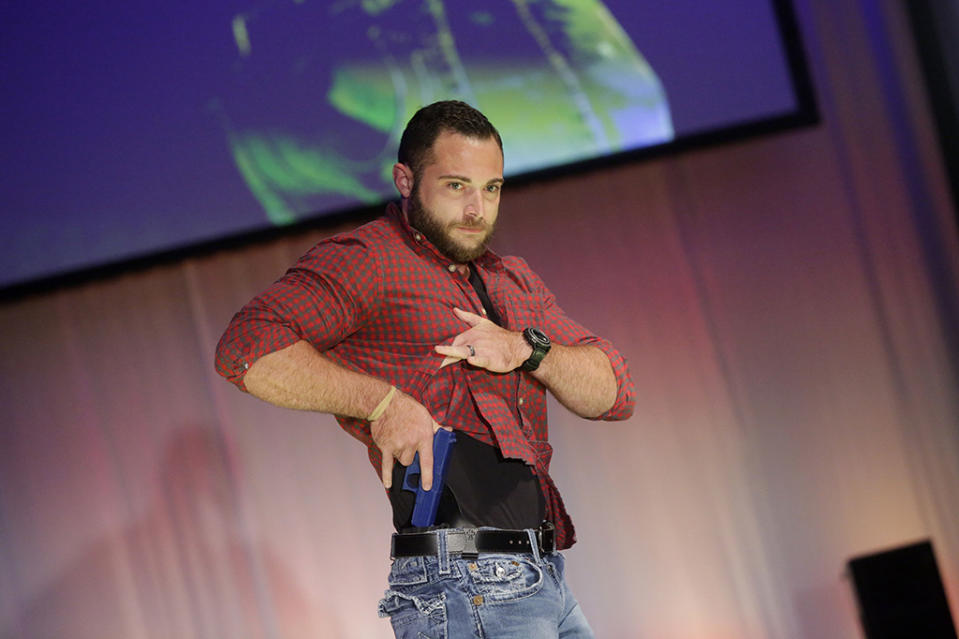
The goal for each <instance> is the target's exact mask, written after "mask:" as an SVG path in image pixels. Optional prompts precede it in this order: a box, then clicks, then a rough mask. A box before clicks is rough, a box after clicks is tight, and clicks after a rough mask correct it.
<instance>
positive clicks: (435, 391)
mask: <svg viewBox="0 0 959 639" xmlns="http://www.w3.org/2000/svg"><path fill="white" fill-rule="evenodd" d="M502 149H503V146H502V141H501V139H500V136H499V133H498V132H497V131H496V129H495V128H494V127H493V125H492V124H490V122H489V121H488V120H487V119H486V117H485V116H483V114H482V113H480V112H479V111H477V110H475V109H474V108H472V107H470V106H469V105H467V104H465V103H463V102H458V101H444V102H437V103H434V104H431V105H429V106H427V107H424V108H422V109H420V110H419V111H417V113H416V114H415V115H414V116H413V118H412V119H411V120H410V122H409V123H408V125H407V127H406V129H405V131H404V133H403V137H402V139H401V142H400V148H399V154H398V162H397V163H396V164H395V165H394V167H393V181H394V184H395V185H396V188H397V190H398V191H399V193H400V195H401V196H402V199H401V201H400V204H399V206H397V205H395V204H390V205H389V206H388V208H387V211H386V215H385V216H384V217H382V218H380V219H378V220H375V221H373V222H370V223H369V224H366V225H364V226H361V227H359V228H358V229H356V230H354V231H351V232H348V233H343V234H340V235H336V236H334V237H332V238H329V239H327V240H324V241H322V242H320V243H319V244H317V245H316V246H315V247H313V248H312V249H311V250H310V251H309V252H308V253H307V254H306V255H304V256H303V257H302V258H300V260H299V261H298V262H297V263H296V264H295V265H294V266H293V267H292V268H291V269H290V270H289V271H288V272H287V273H286V275H284V276H283V277H282V278H281V279H280V280H279V281H277V282H276V283H275V284H273V285H272V286H270V287H269V288H268V289H267V290H266V291H264V292H263V293H261V294H260V295H258V296H257V297H256V298H254V299H253V300H252V301H251V302H250V303H249V304H247V305H246V306H245V307H244V308H243V309H242V310H241V311H240V312H239V313H237V314H236V316H234V318H233V320H232V322H231V323H230V326H229V327H228V328H227V330H226V332H225V333H224V335H223V337H222V338H221V340H220V343H219V346H218V348H217V370H218V371H219V372H220V373H221V374H222V375H223V376H225V377H226V378H227V379H229V380H230V381H232V382H233V383H235V384H236V385H237V386H239V387H240V389H242V390H244V391H246V392H249V393H251V394H253V395H255V396H257V397H259V398H261V399H263V400H266V401H268V402H270V403H273V404H276V405H278V406H282V407H287V408H294V409H299V410H312V411H317V412H322V413H331V414H333V415H336V419H337V421H338V422H339V423H340V425H341V426H342V427H343V428H344V429H345V430H346V431H347V432H349V433H350V434H351V435H352V436H354V437H355V438H357V439H358V440H360V441H361V442H363V443H364V444H365V445H366V446H367V448H368V454H369V459H370V462H371V463H372V465H373V467H374V469H375V470H376V471H377V472H378V473H379V474H380V478H381V480H382V482H383V485H384V487H385V488H386V489H387V495H388V497H389V502H390V505H391V508H392V511H393V523H394V526H395V528H396V532H395V533H394V534H393V538H392V550H391V557H392V560H393V564H392V568H391V571H390V578H389V589H388V590H387V591H386V594H385V596H384V598H383V599H382V600H381V601H380V614H381V616H388V617H390V619H391V622H392V624H393V629H394V632H395V634H396V636H397V637H446V636H449V637H476V636H478V637H522V638H523V639H530V638H533V639H536V638H539V637H554V638H555V637H558V636H562V637H569V638H573V637H592V636H593V634H592V631H591V630H590V628H589V624H588V623H587V621H586V618H585V616H584V615H583V612H582V610H581V609H580V607H579V605H578V603H577V602H576V600H575V598H574V597H573V596H572V594H571V593H570V591H569V588H568V586H567V584H566V581H565V577H564V564H563V556H562V554H561V553H560V551H562V550H565V549H567V548H569V547H570V546H571V545H572V544H573V543H574V542H575V535H574V530H573V524H572V521H571V520H570V517H569V515H568V514H567V512H566V509H565V507H564V505H563V501H562V499H561V497H560V494H559V491H558V490H557V488H556V485H555V484H554V483H553V480H552V479H551V478H550V475H549V464H550V458H551V456H552V448H551V447H550V445H549V442H548V440H547V432H548V431H547V423H546V393H547V391H548V392H550V393H552V394H553V395H554V397H556V399H557V400H558V401H559V402H560V403H561V404H562V405H563V406H565V407H566V408H567V409H569V410H571V411H572V412H574V413H575V414H577V415H579V416H581V417H584V418H587V419H602V420H618V419H626V418H627V417H629V416H630V415H631V414H632V411H633V403H634V399H633V385H632V381H631V380H630V377H629V372H628V369H627V365H626V362H625V360H624V358H623V357H622V355H620V354H619V353H618V352H617V351H616V350H615V349H614V348H613V346H612V345H611V344H610V343H609V342H608V341H606V340H604V339H602V338H600V337H597V336H595V335H593V334H591V333H590V332H589V331H587V330H586V329H584V328H583V327H582V326H580V325H579V324H577V323H576V322H574V321H573V320H571V319H570V318H569V317H567V316H566V314H565V313H564V312H563V311H562V310H561V309H560V308H559V306H557V305H556V303H555V300H554V297H553V295H552V294H551V293H550V291H549V290H548V289H547V288H546V286H545V284H543V282H542V280H541V279H540V278H539V277H538V276H537V275H536V274H535V273H533V271H532V270H531V269H530V268H529V266H528V265H527V264H526V262H525V261H523V260H522V259H521V258H518V257H501V256H499V255H497V254H495V253H494V252H493V251H492V250H490V249H489V246H488V243H489V240H490V237H491V236H492V233H493V229H494V227H495V224H496V219H497V216H498V214H499V204H500V194H501V191H502V186H503V150H502ZM440 428H445V429H448V430H452V431H454V432H455V434H456V444H455V446H454V447H453V449H452V451H453V452H452V455H451V457H450V460H449V466H448V471H447V477H446V481H445V484H444V486H443V487H442V488H440V487H437V490H442V493H441V499H440V504H439V507H438V512H437V516H436V522H435V525H433V526H429V527H421V528H418V527H414V526H413V525H412V521H411V519H412V513H413V507H414V503H413V502H414V499H415V497H414V494H413V493H411V492H410V491H407V490H403V489H402V486H401V485H402V478H403V473H404V472H405V468H406V467H407V466H409V465H410V464H411V463H412V462H413V460H414V456H415V455H416V454H419V461H420V465H421V478H420V481H421V484H422V486H423V488H424V489H427V490H431V489H432V483H433V438H434V433H435V432H436V431H437V430H438V429H440ZM346 532H347V531H344V534H346Z"/></svg>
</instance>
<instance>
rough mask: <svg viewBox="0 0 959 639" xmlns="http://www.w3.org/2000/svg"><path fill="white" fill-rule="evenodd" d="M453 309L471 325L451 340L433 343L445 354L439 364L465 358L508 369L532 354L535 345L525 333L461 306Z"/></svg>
mask: <svg viewBox="0 0 959 639" xmlns="http://www.w3.org/2000/svg"><path fill="white" fill-rule="evenodd" d="M453 312H454V313H455V314H456V317H458V318H460V319H461V320H463V321H464V322H466V323H467V324H469V326H470V328H469V329H467V330H466V331H464V332H462V333H460V334H459V335H457V336H456V337H455V338H454V339H453V343H452V344H450V345H446V346H444V345H442V344H441V345H437V346H434V347H433V350H435V351H436V352H437V353H439V354H440V355H446V359H444V360H443V363H442V364H440V368H442V367H443V366H447V365H449V364H452V363H454V362H459V361H462V360H466V361H467V362H469V363H470V364H472V365H473V366H476V367H478V368H485V369H486V370H488V371H490V372H493V373H509V372H510V371H513V370H515V369H516V368H517V367H519V366H520V365H521V364H522V363H523V362H525V361H526V360H527V359H529V356H530V355H532V354H533V347H532V346H530V345H529V344H528V343H527V342H526V340H525V339H524V338H523V334H522V333H517V332H515V331H508V330H506V329H505V328H502V327H501V326H497V325H496V324H494V323H493V322H491V321H490V320H488V319H486V318H485V317H480V316H479V315H476V314H475V313H470V312H468V311H463V310H460V309H458V308H454V309H453Z"/></svg>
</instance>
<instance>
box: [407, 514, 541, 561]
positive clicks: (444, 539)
mask: <svg viewBox="0 0 959 639" xmlns="http://www.w3.org/2000/svg"><path fill="white" fill-rule="evenodd" d="M555 532H556V531H555V528H554V527H553V524H551V523H550V522H544V523H543V524H542V525H541V526H540V527H539V528H528V529H526V530H508V529H503V528H465V529H459V528H449V529H440V530H431V531H429V532H414V533H394V534H393V540H392V544H391V548H390V558H392V559H396V558H397V557H418V556H426V555H439V554H440V553H442V552H444V551H445V553H446V554H451V555H461V556H463V557H464V558H475V557H477V556H479V554H480V553H530V554H533V555H535V556H537V557H538V556H540V555H543V554H547V553H551V552H553V551H554V550H555V549H556V534H555Z"/></svg>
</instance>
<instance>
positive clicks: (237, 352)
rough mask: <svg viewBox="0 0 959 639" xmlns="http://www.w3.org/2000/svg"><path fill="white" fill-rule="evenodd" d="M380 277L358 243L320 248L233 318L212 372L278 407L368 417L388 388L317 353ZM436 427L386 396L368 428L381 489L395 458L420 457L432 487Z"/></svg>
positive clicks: (374, 292)
mask: <svg viewBox="0 0 959 639" xmlns="http://www.w3.org/2000/svg"><path fill="white" fill-rule="evenodd" d="M377 272H379V269H378V268H376V264H375V256H373V255H372V254H371V252H370V251H368V250H366V247H365V246H363V245H362V244H360V243H356V242H342V241H340V242H333V241H331V242H323V243H321V244H319V245H317V246H316V247H314V249H313V250H312V251H310V252H309V253H308V254H307V255H305V256H304V257H303V258H301V259H300V261H299V262H298V263H297V264H296V266H295V267H294V268H292V269H290V270H289V271H288V272H287V273H286V275H284V276H283V277H282V278H281V279H280V280H279V281H277V282H276V283H274V284H273V285H272V286H270V287H269V288H268V289H267V290H266V291H264V292H263V293H261V294H260V295H258V296H257V297H256V298H254V299H253V300H252V301H251V302H250V303H249V304H247V305H246V306H245V307H244V308H243V309H241V311H240V312H239V313H237V314H236V315H235V316H234V317H233V320H232V321H231V322H230V325H229V326H228V327H227V329H226V332H225V333H224V334H223V336H222V337H221V338H220V342H219V344H218V345H217V353H216V368H217V371H218V372H219V373H220V374H221V375H223V376H224V377H226V378H227V379H228V380H230V381H231V382H233V383H234V384H236V385H237V386H238V387H239V388H240V389H241V390H244V391H247V392H249V393H250V394H252V395H254V396H255V397H258V398H260V399H263V400H265V401H267V402H270V403H272V404H275V405H277V406H282V407H286V408H294V409H299V410H311V411H316V412H322V413H331V414H334V415H342V416H346V417H355V418H358V419H368V418H369V417H370V415H371V413H372V412H373V410H374V408H375V407H376V406H377V405H378V404H379V402H380V401H382V400H383V398H384V397H386V394H387V392H388V391H389V389H390V385H389V383H387V382H385V381H382V380H380V379H376V378H374V377H371V376H369V375H365V374H363V373H359V372H356V371H353V370H350V369H347V368H345V367H343V366H341V365H339V364H337V363H335V362H334V361H332V360H331V359H330V358H328V357H326V356H325V355H323V353H322V351H323V350H325V349H327V348H331V347H333V346H334V345H335V344H337V343H338V342H339V341H341V340H342V339H343V338H344V337H345V336H347V335H349V334H350V333H352V332H353V331H354V330H356V328H357V327H358V326H360V325H362V324H363V323H364V322H365V321H366V319H367V316H368V309H369V308H370V307H371V306H372V305H375V304H376V300H377V298H378V294H379V283H378V281H377V280H376V278H374V277H371V276H370V274H373V273H377ZM435 428H437V426H436V424H435V422H434V421H433V419H432V417H431V416H430V414H429V411H428V410H427V409H426V408H425V407H424V406H422V405H421V404H420V403H419V402H418V401H416V400H415V399H413V398H412V397H410V396H409V395H406V394H404V393H401V392H397V393H396V394H395V395H394V396H393V398H392V401H390V403H389V406H388V407H387V409H386V411H385V412H383V414H382V415H381V416H380V417H379V418H378V419H377V420H375V421H373V422H371V423H370V433H371V435H372V438H373V441H374V443H375V444H376V445H377V446H378V447H379V449H380V451H381V452H382V453H383V455H382V456H383V465H382V476H383V483H384V485H386V486H387V487H389V486H390V483H391V480H392V471H393V460H394V459H398V460H400V462H401V463H402V464H404V465H409V464H410V463H412V461H413V455H414V454H415V453H417V452H419V453H420V459H421V461H422V462H423V464H422V465H423V471H424V472H423V476H422V481H423V484H424V485H429V482H430V480H431V479H432V452H433V449H432V442H433V432H434V430H435ZM427 460H429V462H430V463H426V462H427ZM427 469H429V470H427Z"/></svg>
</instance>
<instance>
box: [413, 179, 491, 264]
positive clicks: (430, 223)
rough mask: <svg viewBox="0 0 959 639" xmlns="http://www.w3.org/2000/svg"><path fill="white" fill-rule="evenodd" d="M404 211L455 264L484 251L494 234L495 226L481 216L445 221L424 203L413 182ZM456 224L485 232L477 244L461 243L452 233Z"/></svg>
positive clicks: (470, 260)
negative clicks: (476, 218)
mask: <svg viewBox="0 0 959 639" xmlns="http://www.w3.org/2000/svg"><path fill="white" fill-rule="evenodd" d="M406 214H407V216H408V217H409V221H410V225H411V226H412V227H413V228H415V229H416V230H417V231H419V232H420V233H422V234H423V236H424V237H425V238H426V239H428V240H429V241H430V243H432V244H433V246H435V247H436V249H437V250H438V251H439V252H440V253H442V254H443V255H444V256H446V257H448V258H449V259H451V260H453V262H455V263H457V264H466V263H468V262H472V261H473V260H475V259H476V258H478V257H479V256H480V255H482V254H483V253H485V252H486V246H487V244H488V243H489V241H490V238H491V237H493V231H494V226H493V225H490V224H487V223H486V222H485V221H484V220H472V221H468V220H459V221H456V222H450V223H449V224H444V223H443V222H441V221H440V220H439V219H437V217H436V215H435V214H434V213H433V212H432V211H430V210H429V209H427V208H426V207H425V206H423V201H422V200H421V199H420V194H419V191H418V190H417V189H416V187H415V186H414V188H413V192H412V193H411V194H410V199H409V203H408V205H407V210H406ZM457 226H459V227H468V228H473V229H486V233H485V234H484V235H483V236H482V238H481V239H480V241H479V242H478V243H477V244H463V243H461V242H459V241H457V240H456V239H455V238H454V237H453V229H454V228H455V227H457Z"/></svg>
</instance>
